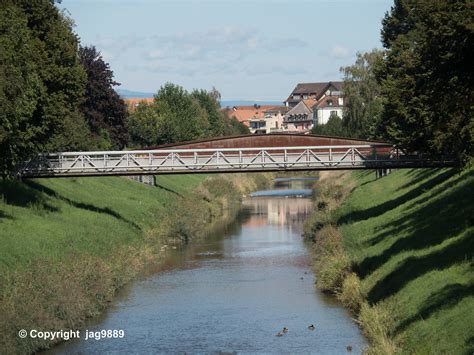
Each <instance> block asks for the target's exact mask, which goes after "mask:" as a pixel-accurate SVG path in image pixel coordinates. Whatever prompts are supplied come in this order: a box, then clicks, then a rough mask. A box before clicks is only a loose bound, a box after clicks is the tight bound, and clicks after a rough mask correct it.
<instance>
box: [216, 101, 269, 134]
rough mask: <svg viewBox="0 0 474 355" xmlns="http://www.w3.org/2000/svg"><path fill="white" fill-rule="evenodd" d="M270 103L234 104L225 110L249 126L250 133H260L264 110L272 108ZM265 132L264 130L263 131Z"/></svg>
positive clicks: (262, 125)
mask: <svg viewBox="0 0 474 355" xmlns="http://www.w3.org/2000/svg"><path fill="white" fill-rule="evenodd" d="M273 107H274V106H272V105H264V106H260V105H257V104H255V105H253V106H234V107H232V108H226V109H225V110H226V111H227V113H228V114H229V116H231V117H235V118H236V119H237V121H239V122H242V123H243V124H245V125H246V126H247V127H249V129H250V132H252V133H262V131H263V130H265V131H266V129H265V119H264V117H265V111H266V110H268V109H270V108H273ZM263 133H265V132H263Z"/></svg>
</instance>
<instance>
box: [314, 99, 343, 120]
mask: <svg viewBox="0 0 474 355" xmlns="http://www.w3.org/2000/svg"><path fill="white" fill-rule="evenodd" d="M343 112H344V98H343V97H342V96H336V95H328V96H326V95H324V96H323V97H322V98H321V99H319V100H318V102H317V103H316V104H315V105H314V106H313V120H314V124H315V125H323V124H326V123H328V120H329V117H331V115H334V114H335V115H337V116H339V118H342V115H343Z"/></svg>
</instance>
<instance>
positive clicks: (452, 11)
mask: <svg viewBox="0 0 474 355" xmlns="http://www.w3.org/2000/svg"><path fill="white" fill-rule="evenodd" d="M473 20H474V4H473V3H472V1H459V0H458V1H448V0H439V1H428V0H395V3H394V5H393V6H392V8H391V10H390V11H389V12H388V13H387V14H386V16H385V18H384V20H383V28H382V41H383V45H384V47H385V48H386V49H387V51H386V57H385V60H384V62H383V66H382V68H381V70H380V72H379V73H378V78H379V80H380V82H381V85H382V94H383V95H384V97H385V105H384V110H383V113H382V127H383V128H384V134H385V135H386V137H387V138H388V139H391V140H393V141H395V142H397V143H399V144H400V145H402V146H405V147H407V148H408V149H410V150H413V151H415V150H419V151H427V152H433V153H438V154H448V155H456V156H458V157H461V158H467V157H468V156H472V154H473V139H474V138H473V137H474V118H473V113H474V112H473V108H474V104H473V103H474V96H473V95H474V94H473V83H474V80H473V79H474V78H473V70H472V63H474V55H473V54H474V46H473V45H472V44H473V43H474V25H473V23H474V21H473Z"/></svg>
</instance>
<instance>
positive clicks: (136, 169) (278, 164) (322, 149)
mask: <svg viewBox="0 0 474 355" xmlns="http://www.w3.org/2000/svg"><path fill="white" fill-rule="evenodd" d="M454 165H455V162H453V161H447V160H436V159H426V158H423V157H420V156H407V155H404V154H402V153H401V152H400V151H398V150H394V149H392V146H390V145H388V144H381V143H374V144H358V145H328V146H295V147H288V146H287V147H284V146H280V147H278V146H272V147H258V148H257V147H254V148H249V147H247V148H194V149H193V148H186V149H183V148H181V149H180V148H174V149H173V148H170V149H154V150H136V151H108V152H107V151H106V152H67V153H54V154H46V155H39V156H37V157H36V158H35V159H32V160H31V161H29V162H27V163H25V164H23V165H22V166H20V167H19V170H18V176H20V177H22V178H33V177H61V176H63V177H68V176H96V175H99V176H104V175H147V174H153V175H157V174H170V173H171V174H177V173H188V174H195V173H235V172H249V171H280V170H286V171H292V170H330V169H387V168H415V167H417V168H419V167H422V168H423V167H441V166H454Z"/></svg>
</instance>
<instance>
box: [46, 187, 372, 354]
mask: <svg viewBox="0 0 474 355" xmlns="http://www.w3.org/2000/svg"><path fill="white" fill-rule="evenodd" d="M312 183H314V181H313V182H311V181H290V182H288V181H278V182H277V183H276V186H275V189H279V190H282V189H301V188H303V187H306V188H308V187H309V186H308V184H312ZM301 184H303V185H305V186H302V185H301ZM310 209H311V202H310V200H309V199H308V198H294V197H258V198H249V199H247V200H246V201H245V202H244V207H243V210H242V214H241V217H240V218H239V219H238V220H237V221H235V222H234V223H232V224H230V225H228V226H226V228H224V229H221V230H220V231H219V232H216V233H215V235H212V236H210V237H209V238H208V239H206V240H205V242H202V243H200V244H194V245H191V246H188V247H186V248H183V249H181V250H172V251H171V252H170V253H171V255H170V257H169V259H168V261H167V262H166V263H165V265H163V266H162V267H161V269H160V270H158V272H156V273H154V274H153V275H151V276H148V277H146V278H144V279H142V280H139V281H136V282H134V283H132V284H131V285H130V286H129V287H127V288H126V289H125V290H124V291H123V292H122V293H121V294H120V295H119V297H118V299H117V301H116V302H115V304H114V306H112V307H111V308H110V309H109V311H108V312H107V313H106V314H105V315H104V317H103V318H102V319H101V320H100V321H99V322H96V323H95V324H90V325H89V327H88V328H89V330H94V331H95V330H101V329H123V330H124V331H125V337H124V338H123V339H114V340H100V341H97V340H88V341H85V340H84V339H81V340H79V341H70V342H68V343H65V344H62V345H60V346H58V347H56V348H55V349H54V350H52V351H50V353H52V354H53V353H54V354H59V353H61V354H69V353H84V354H88V353H103V352H123V353H125V352H127V353H143V352H187V353H196V352H244V353H249V352H279V353H281V352H285V353H301V352H303V353H320V354H344V353H347V350H346V347H347V346H348V345H350V346H352V348H353V350H352V353H360V352H361V349H362V347H363V346H364V345H365V340H364V338H363V337H362V336H361V334H360V331H359V329H358V328H357V326H356V325H355V324H354V323H353V322H352V321H351V320H350V316H349V314H348V313H347V312H346V311H345V310H344V309H342V308H341V307H340V306H338V305H337V304H336V303H335V302H334V301H333V300H332V299H330V298H327V297H325V296H324V295H322V294H321V293H319V292H318V291H317V290H316V288H315V285H314V281H315V280H314V275H313V274H312V272H311V268H310V256H309V253H308V250H307V246H306V245H305V243H304V241H303V238H302V237H301V233H302V223H303V222H304V220H305V218H306V217H307V216H308V214H309V213H310ZM310 324H314V325H315V327H316V330H314V331H310V330H308V328H307V327H308V326H309V325H310ZM283 327H287V328H288V329H289V331H288V333H287V334H285V335H284V336H282V337H276V336H275V334H276V333H277V332H278V331H280V330H282V329H283Z"/></svg>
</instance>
